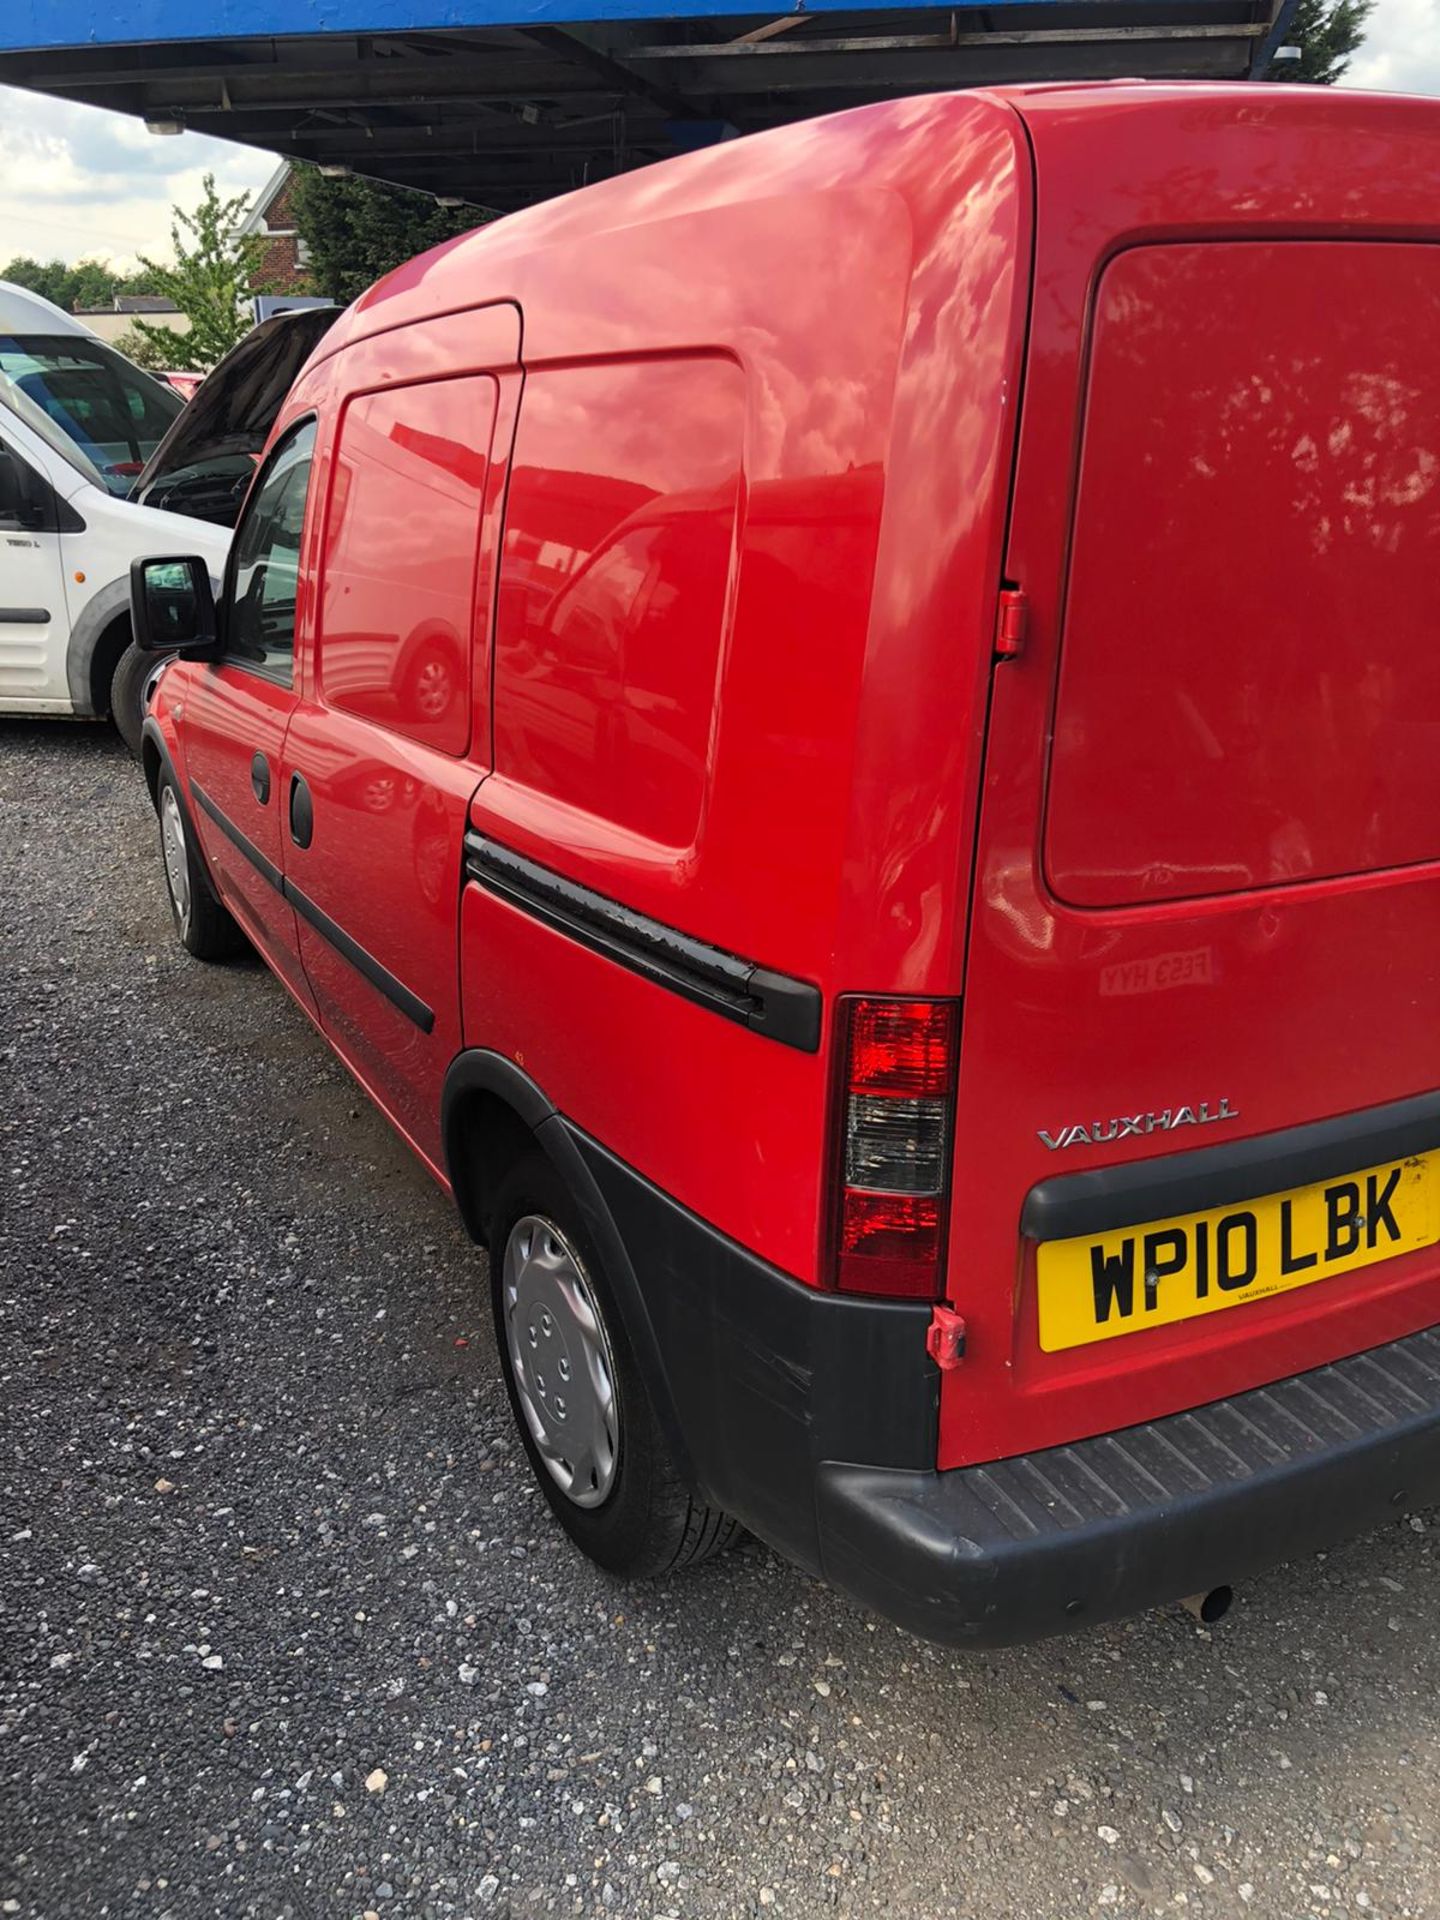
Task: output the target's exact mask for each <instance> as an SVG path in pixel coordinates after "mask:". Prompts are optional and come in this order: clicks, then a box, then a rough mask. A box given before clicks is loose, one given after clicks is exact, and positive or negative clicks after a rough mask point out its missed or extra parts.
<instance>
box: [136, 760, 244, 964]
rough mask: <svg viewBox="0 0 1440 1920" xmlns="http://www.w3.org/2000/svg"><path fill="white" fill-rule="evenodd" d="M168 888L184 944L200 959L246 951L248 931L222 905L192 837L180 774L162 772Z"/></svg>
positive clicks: (158, 804)
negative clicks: (178, 782)
mask: <svg viewBox="0 0 1440 1920" xmlns="http://www.w3.org/2000/svg"><path fill="white" fill-rule="evenodd" d="M155 811H156V814H157V815H158V816H159V820H160V853H161V857H162V859H163V860H164V863H165V887H166V890H167V892H168V893H169V895H170V913H171V917H172V918H173V919H174V922H175V931H176V933H178V934H179V936H180V944H181V945H182V946H183V947H184V949H185V951H186V952H187V953H193V954H194V956H195V958H196V959H197V960H228V959H230V958H231V956H232V955H234V954H237V953H240V952H242V951H243V949H244V946H245V936H244V934H243V933H241V931H240V929H239V927H237V926H236V924H235V922H234V921H233V920H232V919H231V918H230V915H229V914H228V913H227V912H226V910H225V908H224V907H222V906H221V904H220V901H219V899H218V898H217V896H216V893H215V889H214V888H213V887H212V886H211V884H210V876H209V874H208V873H206V871H205V868H204V866H203V865H202V864H201V861H200V856H199V853H198V851H197V849H196V847H195V844H194V842H193V840H192V839H191V836H190V823H189V819H188V817H187V815H186V812H185V806H184V803H183V801H182V800H181V798H180V794H179V792H178V790H177V788H176V785H175V780H174V776H173V775H172V774H170V773H169V772H165V773H162V774H161V775H160V783H159V785H158V786H157V787H156V789H155Z"/></svg>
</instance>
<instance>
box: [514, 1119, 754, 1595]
mask: <svg viewBox="0 0 1440 1920" xmlns="http://www.w3.org/2000/svg"><path fill="white" fill-rule="evenodd" d="M490 1249H491V1251H490V1272H491V1290H492V1297H493V1304H494V1309H495V1332H496V1341H497V1344H498V1346H499V1349H500V1362H501V1366H502V1367H503V1369H504V1374H505V1385H506V1387H507V1389H508V1390H509V1394H510V1405H511V1407H512V1409H513V1411H514V1414H515V1424H516V1426H517V1427H518V1428H519V1431H520V1438H521V1440H522V1442H523V1444H524V1447H525V1451H526V1453H527V1454H528V1455H529V1458H530V1464H531V1466H532V1467H533V1469H534V1471H535V1477H536V1479H537V1480H538V1481H539V1482H540V1486H541V1488H542V1490H543V1491H544V1494H545V1497H546V1499H547V1500H548V1501H549V1502H550V1506H551V1508H552V1510H553V1511H554V1513H555V1515H556V1518H557V1519H558V1520H559V1522H560V1524H561V1526H562V1527H564V1529H565V1531H566V1532H567V1533H568V1534H569V1536H570V1538H571V1539H572V1540H573V1541H574V1542H575V1544H576V1546H578V1547H579V1548H580V1549H581V1551H582V1552H584V1553H586V1554H588V1555H589V1556H590V1558H591V1559H592V1560H594V1561H596V1562H597V1563H598V1564H599V1565H600V1566H602V1567H604V1568H605V1569H606V1570H607V1572H610V1573H613V1574H618V1575H620V1576H622V1577H623V1578H627V1579H643V1578H647V1577H652V1576H654V1575H657V1574H666V1573H673V1572H677V1571H678V1570H679V1569H680V1568H682V1567H687V1566H693V1565H695V1564H696V1563H697V1562H699V1561H701V1560H705V1559H708V1558H709V1556H710V1555H711V1554H712V1553H718V1552H719V1551H721V1549H722V1548H725V1547H728V1546H730V1545H732V1544H733V1543H734V1541H735V1540H736V1539H738V1538H739V1537H740V1534H741V1527H740V1524H739V1522H738V1521H737V1520H734V1519H732V1518H731V1517H730V1515H729V1514H727V1513H723V1512H721V1511H720V1509H719V1508H717V1507H708V1506H705V1505H704V1504H703V1503H702V1502H700V1501H698V1500H696V1499H695V1498H694V1497H693V1496H692V1495H691V1493H690V1491H689V1489H688V1488H687V1487H686V1485H685V1483H684V1481H683V1480H682V1479H681V1477H680V1473H679V1470H678V1468H677V1466H676V1464H675V1460H674V1457H673V1455H672V1454H671V1452H670V1449H669V1447H668V1445H667V1443H666V1440H665V1437H664V1435H663V1433H662V1432H661V1429H660V1425H659V1422H658V1420H657V1419H656V1416H655V1409H654V1405H653V1403H652V1401H651V1398H650V1395H649V1392H648V1391H647V1389H646V1386H645V1382H644V1380H643V1378H642V1377H641V1374H640V1370H639V1367H638V1365H637V1363H636V1360H635V1355H634V1353H633V1351H632V1350H631V1347H630V1345H629V1343H628V1341H627V1340H626V1338H625V1331H624V1328H623V1326H622V1325H621V1321H620V1316H619V1313H618V1312H617V1310H616V1307H615V1302H614V1296H613V1294H612V1292H611V1290H610V1287H609V1285H608V1283H607V1281H606V1278H605V1274H604V1270H603V1269H602V1267H601V1265H600V1261H599V1259H598V1258H597V1256H596V1253H595V1249H594V1247H593V1245H592V1244H591V1242H590V1239H589V1236H588V1235H587V1234H586V1232H585V1228H584V1225H583V1223H582V1221H581V1219H580V1213H579V1209H578V1208H577V1207H576V1206H575V1204H574V1202H573V1201H572V1200H571V1198H570V1194H569V1192H568V1190H567V1189H566V1187H565V1184H564V1182H563V1181H562V1180H561V1178H560V1176H559V1174H558V1173H557V1172H556V1171H555V1168H554V1167H553V1165H552V1164H551V1162H550V1161H549V1160H548V1159H547V1158H546V1157H545V1156H544V1155H543V1154H540V1153H536V1154H534V1155H532V1156H530V1157H528V1158H527V1159H525V1160H524V1161H522V1162H521V1163H520V1164H519V1165H518V1166H516V1167H515V1168H514V1170H513V1171H512V1172H511V1174H510V1176H509V1178H508V1179H507V1180H506V1181H505V1183H504V1185H503V1187H502V1188H501V1191H500V1193H499V1195H498V1197H497V1201H496V1207H495V1213H494V1223H493V1229H492V1232H491V1237H490Z"/></svg>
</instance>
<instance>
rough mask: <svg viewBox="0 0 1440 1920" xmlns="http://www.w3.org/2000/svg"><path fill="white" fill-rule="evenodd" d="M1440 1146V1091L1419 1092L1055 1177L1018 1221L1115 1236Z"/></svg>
mask: <svg viewBox="0 0 1440 1920" xmlns="http://www.w3.org/2000/svg"><path fill="white" fill-rule="evenodd" d="M1435 1147H1440V1093H1422V1094H1417V1095H1416V1096H1415V1097H1414V1098H1413V1099H1409V1100H1397V1101H1395V1102H1393V1104H1391V1105H1389V1106H1384V1107H1366V1108H1363V1109H1362V1110H1361V1111H1360V1112H1358V1113H1347V1114H1342V1115H1341V1116H1340V1118H1339V1119H1338V1120H1317V1121H1314V1122H1311V1123H1310V1124H1308V1125H1306V1126H1303V1127H1287V1128H1285V1129H1284V1131H1283V1132H1280V1133H1262V1134H1254V1135H1252V1136H1251V1137H1250V1138H1249V1139H1247V1140H1231V1141H1225V1142H1224V1143H1222V1144H1221V1145H1219V1146H1214V1147H1200V1148H1197V1149H1196V1150H1195V1151H1194V1152H1192V1153H1167V1154H1162V1155H1161V1156H1160V1157H1159V1158H1158V1159H1154V1160H1132V1161H1129V1162H1127V1163H1126V1164H1124V1165H1121V1166H1113V1167H1094V1168H1091V1169H1089V1170H1088V1171H1087V1172H1084V1173H1062V1174H1057V1175H1056V1176H1055V1178H1054V1179H1053V1180H1042V1181H1041V1182H1040V1184H1039V1186H1036V1187H1032V1188H1031V1189H1030V1191H1029V1193H1028V1194H1027V1195H1026V1197H1025V1205H1024V1208H1023V1209H1022V1211H1021V1215H1020V1225H1021V1230H1022V1231H1023V1232H1024V1233H1025V1234H1026V1235H1027V1237H1028V1238H1029V1239H1031V1240H1069V1239H1073V1238H1074V1237H1075V1236H1076V1235H1078V1234H1082V1233H1109V1232H1113V1231H1115V1230H1117V1229H1119V1228H1121V1227H1138V1226H1141V1225H1143V1224H1144V1223H1145V1222H1146V1221H1150V1220H1168V1219H1170V1218H1171V1217H1172V1216H1174V1215H1176V1214H1182V1213H1202V1212H1204V1211H1206V1210H1207V1209H1208V1208H1210V1207H1228V1206H1234V1205H1238V1204H1239V1203H1241V1202H1243V1201H1246V1200H1258V1199H1260V1198H1262V1196H1264V1195H1265V1194H1267V1193H1283V1192H1285V1191H1286V1190H1287V1189H1289V1188H1291V1187H1308V1186H1313V1185H1314V1184H1315V1182H1317V1181H1320V1180H1330V1179H1334V1178H1337V1177H1339V1176H1341V1175H1344V1174H1350V1173H1355V1172H1357V1171H1358V1170H1360V1169H1361V1168H1364V1167H1373V1166H1377V1165H1379V1164H1380V1163H1381V1162H1382V1161H1385V1160H1403V1159H1404V1158H1405V1157H1406V1156H1407V1155H1408V1154H1412V1153H1425V1152H1428V1151H1430V1150H1431V1149H1432V1148H1435Z"/></svg>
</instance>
